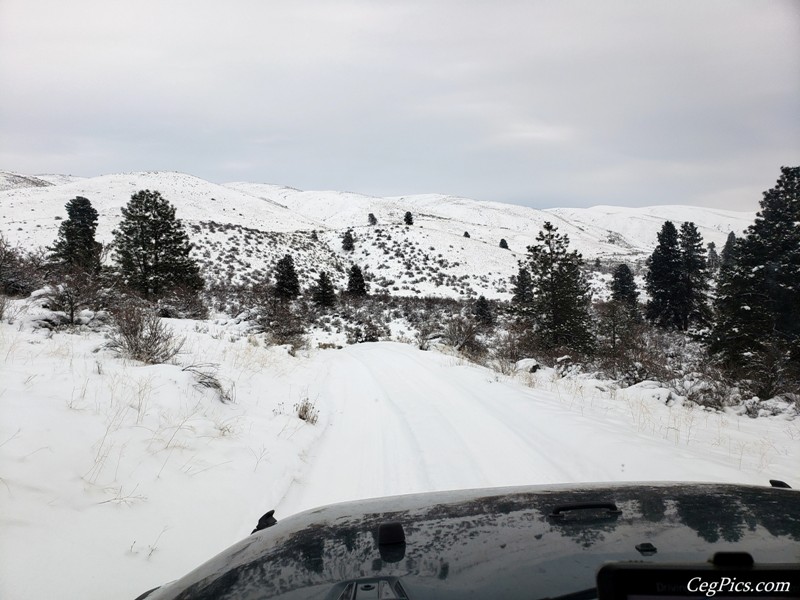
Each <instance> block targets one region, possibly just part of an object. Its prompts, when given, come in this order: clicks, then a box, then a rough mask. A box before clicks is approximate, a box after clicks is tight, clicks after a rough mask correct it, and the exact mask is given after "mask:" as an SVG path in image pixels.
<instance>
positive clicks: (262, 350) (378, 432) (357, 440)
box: [0, 302, 800, 600]
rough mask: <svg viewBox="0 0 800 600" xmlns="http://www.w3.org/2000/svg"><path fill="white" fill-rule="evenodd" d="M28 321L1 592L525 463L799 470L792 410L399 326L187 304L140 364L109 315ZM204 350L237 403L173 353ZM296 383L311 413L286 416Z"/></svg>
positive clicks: (86, 592) (109, 589)
mask: <svg viewBox="0 0 800 600" xmlns="http://www.w3.org/2000/svg"><path fill="white" fill-rule="evenodd" d="M15 307H19V303H18V302H17V304H15ZM32 310H34V309H32ZM34 312H35V311H34ZM25 323H26V320H25V319H24V318H23V317H22V316H21V315H19V316H18V318H17V320H16V321H15V323H14V324H13V325H11V324H8V323H5V322H4V323H2V324H0V381H2V384H0V452H1V453H0V477H2V485H0V498H2V500H1V501H0V502H1V503H2V511H0V532H1V533H2V534H1V535H0V597H2V598H14V599H15V600H28V599H37V600H38V599H40V598H55V597H64V596H66V597H75V598H85V599H87V600H91V599H98V600H100V599H105V598H134V597H136V596H137V595H138V594H139V593H141V592H143V591H145V590H147V589H149V588H151V587H153V586H155V585H158V584H160V583H164V582H166V581H169V580H171V579H174V578H176V577H178V576H180V575H182V574H183V573H185V572H187V571H188V570H189V569H191V568H193V567H194V566H196V565H198V564H199V563H201V562H203V561H204V560H205V559H207V558H209V557H210V556H212V555H213V554H215V553H217V552H218V551H220V550H222V549H223V548H225V547H227V546H228V545H230V544H231V543H233V542H235V541H237V540H239V539H241V538H243V537H244V536H246V535H247V534H248V533H249V532H250V530H251V529H252V528H253V526H254V524H255V522H256V520H257V519H258V517H259V516H260V515H261V514H262V513H263V512H265V511H266V510H267V509H269V508H277V518H278V519H281V518H284V517H286V516H289V515H290V514H294V513H297V512H299V511H302V510H304V509H307V508H312V507H314V506H318V505H321V504H327V503H331V502H336V501H339V500H354V499H360V498H367V497H375V496H382V495H387V494H396V493H405V492H409V493H410V492H420V491H434V490H443V489H459V488H471V487H479V486H487V485H513V484H522V483H525V484H535V483H542V484H547V483H555V482H565V483H568V482H585V481H597V480H605V481H629V480H693V481H701V480H705V481H725V482H743V483H757V484H765V483H766V480H767V479H768V478H769V477H776V478H783V479H785V480H787V481H789V482H790V484H793V485H794V484H797V483H798V482H797V481H796V480H795V477H796V475H797V473H796V465H797V464H798V462H799V461H800V442H799V441H798V440H800V433H799V432H798V428H797V422H796V420H795V421H789V420H787V419H785V418H762V419H758V420H752V419H747V418H742V417H738V416H736V415H733V414H730V413H721V414H718V413H710V412H705V411H701V410H699V409H695V411H689V410H686V409H684V408H681V407H679V406H674V407H671V408H670V407H667V406H665V405H664V404H663V402H659V401H658V400H657V399H656V398H657V397H658V393H659V392H662V393H663V392H664V391H663V390H660V391H659V390H649V389H645V388H629V389H627V390H616V391H615V390H612V389H610V388H603V389H601V388H600V387H598V386H597V384H596V383H587V385H585V386H582V384H580V383H579V382H575V381H564V380H559V379H558V378H557V377H554V376H553V372H552V371H550V370H544V371H540V373H537V374H536V375H530V374H527V373H524V374H519V375H517V376H515V377H513V378H511V377H505V376H500V375H498V374H497V373H495V372H493V371H490V370H488V369H485V368H482V367H477V366H474V365H470V364H468V363H465V362H463V361H461V360H460V359H458V358H456V357H452V356H447V355H444V354H440V353H437V352H421V351H419V350H417V349H416V348H414V347H412V346H408V345H401V344H397V343H392V342H381V343H376V344H361V345H357V346H350V347H346V348H344V349H343V350H325V351H314V352H310V353H306V354H299V355H298V356H297V357H292V356H289V355H288V354H287V353H286V352H285V350H284V349H282V348H279V347H272V348H267V347H264V346H263V345H262V343H261V342H260V340H259V339H257V338H252V337H247V336H246V335H243V334H241V333H240V332H239V331H238V330H237V328H236V327H234V326H228V325H223V324H214V323H203V322H192V321H170V322H169V325H170V326H171V327H173V328H174V329H175V330H176V331H178V332H179V333H180V335H183V336H186V339H187V341H186V345H185V351H184V353H183V354H181V355H180V356H179V357H178V363H179V365H156V366H144V365H141V364H138V363H133V362H128V361H124V360H122V359H120V358H119V357H117V356H115V355H113V354H111V353H110V352H109V351H108V350H105V349H103V344H104V343H105V339H104V337H103V336H102V334H100V333H91V332H81V333H69V332H56V333H54V334H51V335H50V334H47V333H46V332H44V331H42V330H38V331H34V330H31V329H30V327H29V326H27V325H26V324H25ZM212 363H213V364H216V365H218V366H219V367H218V369H217V371H216V376H217V377H218V378H219V379H220V381H221V382H222V383H223V385H224V386H225V387H227V388H228V389H230V390H232V391H233V393H234V396H235V402H234V403H229V404H223V403H221V402H220V401H219V399H217V397H215V395H214V394H213V393H212V392H211V390H209V389H207V388H202V387H198V386H197V385H196V380H195V379H194V376H193V374H192V372H191V371H190V370H182V368H181V366H192V365H194V368H201V369H202V368H205V369H209V368H210V366H209V365H210V364H212ZM651 396H652V397H651ZM305 398H308V399H309V400H310V401H311V402H313V403H314V404H315V405H316V408H317V409H318V411H319V419H318V421H317V423H316V424H314V425H312V424H310V423H308V422H306V421H302V420H300V419H298V418H297V416H296V410H295V408H294V405H295V404H296V403H298V402H300V401H301V400H303V399H305ZM43 565H46V570H47V576H46V577H43V576H41V572H42V568H43Z"/></svg>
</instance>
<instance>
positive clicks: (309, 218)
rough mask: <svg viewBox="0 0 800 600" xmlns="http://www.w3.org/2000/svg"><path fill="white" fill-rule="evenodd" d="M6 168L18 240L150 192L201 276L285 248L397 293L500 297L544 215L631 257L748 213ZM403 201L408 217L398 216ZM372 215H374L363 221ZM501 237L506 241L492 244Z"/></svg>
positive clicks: (106, 232) (108, 213)
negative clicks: (79, 202)
mask: <svg viewBox="0 0 800 600" xmlns="http://www.w3.org/2000/svg"><path fill="white" fill-rule="evenodd" d="M5 176H6V179H4V180H3V181H6V182H7V187H8V186H11V189H5V190H4V191H0V232H2V234H3V235H4V236H5V237H6V238H7V239H9V241H11V242H12V243H13V244H19V245H20V246H22V247H25V248H37V247H46V246H49V245H51V244H52V243H53V240H54V239H55V237H56V235H57V231H58V226H59V224H60V223H61V221H62V219H64V218H65V217H66V213H65V210H64V205H65V204H66V202H68V201H69V200H71V199H72V198H74V197H75V196H85V197H87V198H89V199H90V200H91V201H92V204H93V205H94V207H95V208H96V209H97V211H98V213H99V219H98V221H99V222H98V231H97V236H98V239H99V240H100V241H101V242H103V243H108V242H110V241H111V239H112V231H113V229H114V228H115V227H116V225H117V223H118V222H119V220H120V218H121V209H122V207H123V206H125V205H126V204H127V202H128V201H129V199H130V197H131V195H132V194H134V193H135V192H137V191H139V190H142V189H150V190H158V191H159V192H160V193H161V194H162V196H164V197H165V198H166V199H167V200H169V201H170V202H171V203H172V204H173V205H175V207H176V209H177V214H178V217H179V218H181V219H182V220H183V221H184V222H185V223H186V224H187V226H188V227H189V234H190V237H191V239H192V242H193V243H194V244H195V246H196V258H198V260H200V261H201V263H202V264H203V266H204V267H205V268H206V270H207V274H209V275H212V276H214V277H216V278H221V279H224V280H228V281H239V282H246V281H255V280H261V279H262V278H263V276H264V274H265V272H266V271H268V270H269V269H270V268H271V266H272V265H274V263H275V262H276V261H277V260H278V259H279V258H280V257H281V256H283V254H285V253H287V252H289V253H292V254H293V256H294V258H295V262H296V263H298V264H299V265H301V266H303V267H304V268H303V270H302V272H301V273H300V275H301V283H302V284H303V285H308V283H310V280H311V279H313V278H316V276H317V273H318V272H319V270H326V271H328V272H330V273H331V274H332V276H333V278H334V280H335V281H336V282H338V283H341V281H342V278H343V277H344V274H345V272H346V269H348V268H349V265H350V264H352V263H358V264H359V265H361V266H362V268H366V269H367V271H368V272H370V273H372V275H373V276H374V278H375V280H376V283H379V284H378V285H377V286H376V287H373V291H377V289H379V288H381V287H382V288H383V289H385V290H386V291H388V292H389V293H396V294H400V295H425V294H433V295H437V296H451V297H452V296H463V295H465V294H472V293H473V292H474V293H477V294H485V295H487V296H488V297H495V298H507V297H509V290H510V288H509V280H510V278H511V276H513V275H514V274H516V272H517V269H518V265H519V261H520V260H523V259H524V258H525V256H526V251H527V247H528V246H530V245H532V244H534V243H535V240H536V236H537V234H538V233H539V231H540V229H541V228H542V225H543V224H544V223H545V221H552V222H554V224H555V225H557V227H558V228H559V231H560V232H561V233H564V234H567V235H568V236H569V239H570V243H571V246H572V248H574V249H577V250H578V251H579V252H581V253H582V254H583V255H584V257H585V258H586V259H588V260H594V259H595V258H600V259H601V260H603V261H604V262H606V263H617V262H627V263H629V264H631V265H636V264H637V263H638V264H641V263H642V262H643V260H644V258H645V257H646V256H647V255H649V254H650V253H651V252H652V249H653V248H654V247H655V244H656V233H657V232H658V231H659V230H660V229H661V226H662V224H663V222H664V221H665V220H667V219H670V220H673V221H674V222H676V223H680V222H683V221H685V220H690V221H693V222H694V223H695V224H696V225H697V227H698V229H699V230H700V232H701V234H702V235H703V238H704V240H705V242H709V241H713V242H714V243H716V244H717V246H718V247H721V246H722V244H724V242H725V239H726V237H727V235H728V233H729V232H730V231H733V232H735V233H737V234H740V233H741V232H742V231H743V230H744V229H745V228H746V227H747V226H748V225H749V224H750V223H752V221H753V219H754V216H755V215H754V214H753V213H740V212H733V211H723V210H716V209H706V208H700V207H688V206H656V207H647V208H622V207H608V206H597V207H592V208H586V209H574V208H553V209H547V210H538V209H534V208H530V207H525V206H518V205H512V204H502V203H499V202H488V201H479V200H470V199H467V198H460V197H456V196H448V195H442V194H419V195H410V196H395V197H386V198H380V197H374V196H367V195H363V194H356V193H353V192H339V191H302V190H298V189H294V188H291V187H285V186H280V185H272V184H261V183H246V182H237V183H228V184H224V185H219V184H216V183H211V182H209V181H205V180H203V179H200V178H198V177H194V176H192V175H187V174H183V173H175V172H134V173H121V174H112V175H103V176H100V177H92V178H86V179H82V178H75V177H71V176H56V175H46V176H41V177H28V176H23V175H16V174H6V175H5ZM407 211H410V212H411V213H412V215H413V217H414V225H413V226H412V227H405V226H404V225H403V216H404V215H405V213H406V212H407ZM370 214H373V215H374V216H375V218H376V219H377V225H375V226H370V225H368V216H369V215H370ZM346 229H352V230H353V232H354V234H355V236H356V249H355V251H354V252H352V253H345V252H343V251H342V249H341V242H340V238H341V235H342V233H343V232H344V231H345V230H346ZM313 231H316V232H317V233H316V234H313V235H312V232H313ZM465 233H467V234H468V235H469V237H465ZM501 239H504V240H506V242H507V244H508V247H509V249H508V250H504V249H500V247H499V245H500V240H501Z"/></svg>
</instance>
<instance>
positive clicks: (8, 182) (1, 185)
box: [0, 171, 52, 192]
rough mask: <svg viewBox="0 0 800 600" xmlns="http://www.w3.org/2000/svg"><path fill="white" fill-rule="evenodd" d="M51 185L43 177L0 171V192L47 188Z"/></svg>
mask: <svg viewBox="0 0 800 600" xmlns="http://www.w3.org/2000/svg"><path fill="white" fill-rule="evenodd" d="M49 185H52V184H51V183H50V182H49V181H47V179H45V178H43V177H35V176H33V175H20V174H19V173H11V172H10V171H0V192H4V191H6V190H16V189H20V188H30V187H47V186H49Z"/></svg>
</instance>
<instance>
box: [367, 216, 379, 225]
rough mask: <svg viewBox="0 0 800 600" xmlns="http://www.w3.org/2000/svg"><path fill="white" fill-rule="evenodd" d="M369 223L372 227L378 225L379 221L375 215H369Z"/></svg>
mask: <svg viewBox="0 0 800 600" xmlns="http://www.w3.org/2000/svg"><path fill="white" fill-rule="evenodd" d="M367 223H369V224H370V225H377V224H378V219H377V218H376V217H375V215H374V214H372V213H369V215H367Z"/></svg>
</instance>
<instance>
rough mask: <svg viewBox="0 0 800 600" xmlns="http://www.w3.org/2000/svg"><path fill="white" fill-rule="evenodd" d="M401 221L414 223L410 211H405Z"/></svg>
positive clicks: (407, 223) (409, 223) (408, 223)
mask: <svg viewBox="0 0 800 600" xmlns="http://www.w3.org/2000/svg"><path fill="white" fill-rule="evenodd" d="M403 223H405V224H406V225H413V224H414V217H413V216H412V215H411V211H406V214H405V216H404V217H403Z"/></svg>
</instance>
